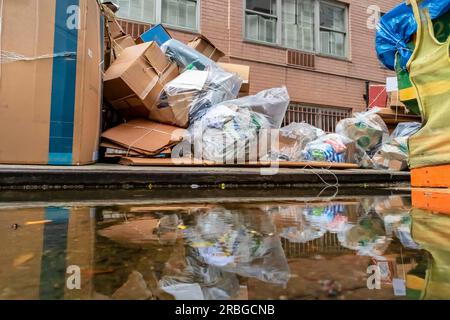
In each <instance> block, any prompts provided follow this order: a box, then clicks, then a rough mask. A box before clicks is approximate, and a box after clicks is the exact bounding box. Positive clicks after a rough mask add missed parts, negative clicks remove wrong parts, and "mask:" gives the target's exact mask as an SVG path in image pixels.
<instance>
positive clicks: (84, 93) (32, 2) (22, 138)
mask: <svg viewBox="0 0 450 320" xmlns="http://www.w3.org/2000/svg"><path fill="white" fill-rule="evenodd" d="M2 10H3V21H2V22H1V23H2V26H3V29H2V31H1V51H2V53H4V52H12V53H16V54H17V55H18V56H17V61H15V62H13V63H5V62H11V61H8V59H9V58H8V57H6V58H5V57H3V58H2V59H1V60H2V61H1V62H2V63H1V64H0V136H1V137H2V138H1V139H0V162H1V163H24V164H25V163H27V164H55V165H73V164H75V165H80V164H87V163H93V162H95V161H96V160H97V149H98V143H99V141H98V140H99V135H100V113H101V98H102V97H101V92H102V86H101V83H102V82H101V79H102V70H101V67H100V66H101V61H102V60H103V53H102V48H101V43H102V37H101V33H100V30H101V26H100V24H101V13H100V9H99V6H98V3H97V2H96V1H91V0H80V6H79V10H78V11H77V12H78V15H77V16H78V17H79V19H80V25H82V26H83V28H81V29H77V28H76V26H73V28H68V27H67V23H68V21H66V20H67V17H68V15H67V12H66V10H67V6H65V5H64V2H62V3H61V2H60V1H40V0H28V1H26V6H25V4H24V2H23V1H6V2H5V1H3V8H2ZM42 56H48V57H47V58H45V59H42V58H39V57H42ZM22 57H23V58H22ZM15 59H16V58H15ZM20 60H24V61H20ZM25 60H28V61H25Z"/></svg>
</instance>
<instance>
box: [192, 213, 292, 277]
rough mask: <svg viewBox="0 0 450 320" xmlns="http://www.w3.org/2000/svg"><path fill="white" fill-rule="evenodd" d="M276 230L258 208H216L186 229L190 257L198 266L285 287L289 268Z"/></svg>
mask: <svg viewBox="0 0 450 320" xmlns="http://www.w3.org/2000/svg"><path fill="white" fill-rule="evenodd" d="M274 232H275V227H274V225H273V224H272V223H271V220H270V219H268V216H267V215H266V214H265V213H264V212H263V211H262V210H259V209H256V211H253V212H252V211H250V210H249V211H247V212H246V214H242V213H241V211H232V210H231V211H230V210H226V209H217V210H216V211H210V212H208V213H207V214H202V215H197V216H196V225H195V226H193V227H188V228H187V229H186V230H185V243H186V244H187V245H188V246H189V248H190V252H191V253H190V255H191V256H195V257H196V258H195V259H196V260H198V261H199V262H200V263H201V265H208V267H216V268H218V270H220V271H222V272H226V273H233V274H238V275H240V276H243V277H251V278H256V279H259V280H261V281H264V282H269V283H275V284H286V283H287V281H288V279H289V274H290V272H289V267H288V264H287V260H286V257H285V254H284V251H283V248H282V246H281V241H280V238H279V237H278V236H276V235H274Z"/></svg>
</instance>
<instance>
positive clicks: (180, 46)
mask: <svg viewBox="0 0 450 320" xmlns="http://www.w3.org/2000/svg"><path fill="white" fill-rule="evenodd" d="M161 50H162V51H163V52H164V53H165V54H166V56H168V57H169V58H170V59H172V60H173V61H175V62H176V64H177V65H178V67H179V68H180V71H181V72H183V71H185V70H186V69H188V70H205V69H207V68H208V67H210V66H213V65H215V62H214V61H212V60H211V59H209V58H208V57H206V56H204V55H203V54H201V53H200V52H198V51H197V50H195V49H194V48H192V47H190V46H188V45H186V44H184V43H182V42H180V41H178V40H175V39H170V40H168V41H166V42H165V43H164V44H163V45H162V46H161Z"/></svg>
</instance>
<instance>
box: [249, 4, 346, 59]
mask: <svg viewBox="0 0 450 320" xmlns="http://www.w3.org/2000/svg"><path fill="white" fill-rule="evenodd" d="M245 37H246V39H249V40H254V41H261V42H265V43H272V44H276V45H281V46H284V47H287V48H292V49H298V50H304V51H310V52H318V53H323V54H327V55H333V56H338V57H345V56H346V55H347V52H346V51H347V50H346V47H347V7H346V5H344V4H339V3H337V2H332V1H325V0H246V1H245Z"/></svg>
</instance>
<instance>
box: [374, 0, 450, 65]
mask: <svg viewBox="0 0 450 320" xmlns="http://www.w3.org/2000/svg"><path fill="white" fill-rule="evenodd" d="M420 7H421V8H427V9H428V10H429V12H430V16H431V19H435V18H437V17H440V16H441V15H443V14H445V13H446V12H448V11H449V10H450V0H423V1H422V2H421V3H420ZM416 31H417V23H416V21H415V19H414V14H413V11H412V8H411V6H409V5H407V4H406V3H402V4H400V5H398V6H397V7H395V8H394V9H392V10H391V11H389V12H387V13H386V14H384V15H383V16H382V17H381V19H380V23H379V24H378V26H377V33H376V38H375V41H376V50H377V55H378V59H380V61H381V62H382V63H383V64H384V65H385V66H386V67H387V68H389V69H391V70H394V66H395V54H396V53H397V52H398V53H399V56H398V58H399V59H400V65H401V67H402V68H406V64H407V62H408V60H409V59H410V58H411V55H412V50H411V49H409V48H408V46H407V43H408V42H409V41H410V39H411V36H412V35H413V34H414V33H416Z"/></svg>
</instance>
